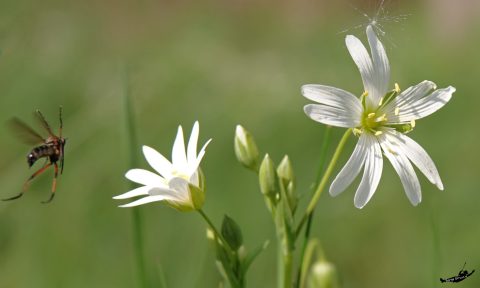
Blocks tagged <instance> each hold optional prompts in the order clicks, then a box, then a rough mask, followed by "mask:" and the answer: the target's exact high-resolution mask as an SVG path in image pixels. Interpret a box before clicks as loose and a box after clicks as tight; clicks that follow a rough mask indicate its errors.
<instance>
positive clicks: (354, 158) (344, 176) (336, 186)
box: [330, 135, 368, 196]
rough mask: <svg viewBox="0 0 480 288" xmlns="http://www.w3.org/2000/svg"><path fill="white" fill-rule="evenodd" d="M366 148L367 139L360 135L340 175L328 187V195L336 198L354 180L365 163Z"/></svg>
mask: <svg viewBox="0 0 480 288" xmlns="http://www.w3.org/2000/svg"><path fill="white" fill-rule="evenodd" d="M367 148H368V146H367V138H366V137H364V136H363V135H362V136H361V137H360V139H359V140H358V142H357V145H356V146H355V150H353V153H352V155H351V156H350V159H348V161H347V163H346V164H345V166H343V168H342V170H341V171H340V173H338V175H337V177H335V180H333V182H332V185H330V195H332V196H337V195H338V194H340V193H341V192H343V191H344V190H345V189H346V188H347V187H348V186H349V185H350V184H351V183H352V182H353V180H355V178H356V177H357V175H358V173H360V170H361V169H362V167H363V164H364V163H365V157H366V155H367V153H366V151H367Z"/></svg>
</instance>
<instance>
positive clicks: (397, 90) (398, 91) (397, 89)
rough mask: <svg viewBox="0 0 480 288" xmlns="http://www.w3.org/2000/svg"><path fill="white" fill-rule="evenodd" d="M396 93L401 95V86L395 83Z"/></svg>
mask: <svg viewBox="0 0 480 288" xmlns="http://www.w3.org/2000/svg"><path fill="white" fill-rule="evenodd" d="M395 92H397V93H400V86H398V83H395Z"/></svg>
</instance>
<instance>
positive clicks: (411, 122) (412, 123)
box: [410, 119, 415, 128]
mask: <svg viewBox="0 0 480 288" xmlns="http://www.w3.org/2000/svg"><path fill="white" fill-rule="evenodd" d="M410 126H412V128H415V120H414V119H412V121H410Z"/></svg>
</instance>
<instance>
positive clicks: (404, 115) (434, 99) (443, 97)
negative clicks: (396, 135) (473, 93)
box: [389, 86, 455, 123]
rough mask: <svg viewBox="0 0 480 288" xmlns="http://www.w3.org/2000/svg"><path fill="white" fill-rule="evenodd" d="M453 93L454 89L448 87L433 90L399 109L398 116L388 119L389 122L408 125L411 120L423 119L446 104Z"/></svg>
mask: <svg viewBox="0 0 480 288" xmlns="http://www.w3.org/2000/svg"><path fill="white" fill-rule="evenodd" d="M453 92H455V88H454V87H452V86H449V87H447V88H444V89H438V90H435V91H434V92H433V93H432V94H430V95H428V96H425V97H423V98H421V99H419V100H417V101H415V102H413V103H406V104H404V105H402V106H401V107H399V113H398V116H397V117H396V118H393V119H389V122H392V123H393V122H396V123H408V122H410V121H412V120H417V119H420V118H424V117H426V116H428V115H430V114H432V113H434V112H435V111H437V110H438V109H440V108H442V107H443V106H444V105H445V104H447V102H448V101H450V99H451V98H452V94H453Z"/></svg>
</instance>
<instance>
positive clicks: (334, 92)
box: [302, 26, 455, 208]
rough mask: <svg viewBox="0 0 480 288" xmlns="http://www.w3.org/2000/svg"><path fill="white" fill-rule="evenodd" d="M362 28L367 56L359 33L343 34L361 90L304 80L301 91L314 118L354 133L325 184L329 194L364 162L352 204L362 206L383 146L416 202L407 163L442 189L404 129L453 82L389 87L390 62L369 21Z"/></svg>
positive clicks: (448, 92)
mask: <svg viewBox="0 0 480 288" xmlns="http://www.w3.org/2000/svg"><path fill="white" fill-rule="evenodd" d="M366 31H367V37H368V42H369V44H370V52H371V57H370V55H369V53H368V51H367V49H366V48H365V47H364V46H363V44H362V42H361V41H360V40H359V39H358V38H356V37H354V36H352V35H348V36H347V37H346V39H345V42H346V45H347V48H348V51H349V52H350V55H351V56H352V58H353V60H354V62H355V64H356V65H357V66H358V69H359V70H360V74H361V76H362V80H363V86H364V91H365V92H364V93H363V94H362V95H361V96H360V97H359V98H358V97H356V96H355V95H353V94H352V93H350V92H347V91H345V90H342V89H339V88H334V87H330V86H324V85H304V86H303V87H302V94H303V96H305V97H306V98H308V99H310V100H312V101H315V102H318V103H319V104H309V105H306V106H305V107H304V110H305V113H306V114H307V115H308V116H309V117H310V118H312V119H313V120H315V121H317V122H320V123H323V124H326V125H331V126H337V127H344V128H352V129H353V132H354V134H355V135H356V136H358V138H359V140H358V143H357V145H356V147H355V149H354V151H353V154H352V155H351V157H350V159H349V160H348V161H347V163H346V164H345V166H344V167H343V169H342V170H341V171H340V172H339V174H338V175H337V177H336V178H335V180H334V181H333V182H332V184H331V186H330V194H331V195H332V196H336V195H338V194H340V193H341V192H343V191H344V190H345V189H346V188H347V187H348V186H349V185H350V184H351V183H352V182H353V180H354V179H355V178H356V177H357V175H358V174H359V173H360V171H361V170H362V168H363V176H362V180H361V181H360V184H359V186H358V188H357V191H356V193H355V199H354V203H355V206H356V207H357V208H362V207H364V206H365V205H366V204H367V203H368V201H369V200H370V199H371V197H372V196H373V194H374V193H375V190H376V189H377V186H378V183H379V182H380V177H381V174H382V169H383V156H382V152H383V154H384V155H385V156H386V157H387V159H388V160H389V161H390V162H391V163H392V166H393V168H394V169H395V171H396V172H397V174H398V175H399V176H400V180H401V182H402V185H403V187H404V189H405V193H406V195H407V197H408V199H409V200H410V202H411V203H412V204H413V205H414V206H415V205H417V204H418V203H420V201H421V200H422V195H421V191H420V184H419V181H418V178H417V175H416V174H415V171H414V169H413V167H412V164H411V163H413V164H415V166H417V168H418V169H419V170H420V171H421V172H422V173H423V174H424V175H425V176H426V177H427V179H428V180H429V181H430V182H431V183H433V184H435V185H436V186H437V187H438V189H440V190H443V184H442V181H441V180H440V176H439V174H438V171H437V168H436V167H435V164H434V163H433V161H432V159H431V158H430V156H429V155H428V154H427V152H425V150H424V149H423V148H422V147H421V146H420V145H419V144H417V143H416V142H415V141H413V140H412V139H411V138H409V137H407V136H406V135H405V134H406V133H407V132H409V131H411V130H412V129H413V128H414V127H415V120H417V119H421V118H423V117H426V116H428V115H430V114H432V113H433V112H435V111H437V110H438V109H440V108H442V107H443V106H444V105H445V104H446V103H447V102H448V101H449V100H450V98H451V97H452V94H453V92H455V88H454V87H451V86H449V87H447V88H443V89H437V88H436V85H435V84H434V83H433V82H431V81H423V82H421V83H419V84H417V85H415V86H412V87H410V88H408V89H406V90H405V91H403V92H401V93H400V89H399V87H398V85H397V84H395V89H393V90H389V89H388V85H389V81H390V65H389V63H388V58H387V55H386V53H385V49H384V47H383V45H382V43H381V42H380V41H379V39H378V38H377V35H376V34H375V32H374V31H373V29H372V27H371V26H368V27H367V29H366Z"/></svg>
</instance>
